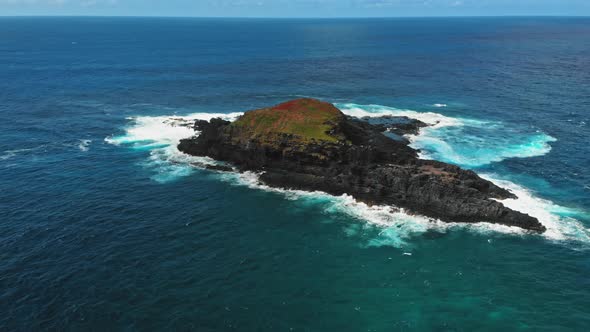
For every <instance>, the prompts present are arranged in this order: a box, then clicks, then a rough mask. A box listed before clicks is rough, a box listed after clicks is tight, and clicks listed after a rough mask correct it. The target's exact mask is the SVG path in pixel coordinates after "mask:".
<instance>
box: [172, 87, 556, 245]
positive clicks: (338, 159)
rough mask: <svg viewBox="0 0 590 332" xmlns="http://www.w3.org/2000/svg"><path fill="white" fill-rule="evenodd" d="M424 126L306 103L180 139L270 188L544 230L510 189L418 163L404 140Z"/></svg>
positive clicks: (188, 149)
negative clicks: (514, 202) (508, 202)
mask: <svg viewBox="0 0 590 332" xmlns="http://www.w3.org/2000/svg"><path fill="white" fill-rule="evenodd" d="M425 126H426V124H425V123H423V122H420V121H418V120H414V119H409V118H405V117H393V116H386V117H381V118H371V119H357V118H352V117H348V116H346V115H345V114H343V113H342V112H341V111H340V110H339V109H337V108H336V107H335V106H334V105H332V104H330V103H327V102H322V101H319V100H316V99H310V98H303V99H296V100H292V101H288V102H286V103H282V104H279V105H276V106H273V107H269V108H263V109H258V110H253V111H249V112H246V113H244V115H242V116H241V117H239V118H238V119H237V120H236V121H234V122H229V121H224V120H222V119H212V120H211V121H203V120H198V121H196V122H195V123H194V129H195V131H197V132H199V133H200V134H199V135H196V136H194V137H192V138H189V139H184V140H181V141H180V144H179V145H178V149H179V150H180V151H182V152H184V153H187V154H190V155H195V156H208V157H211V158H214V159H216V160H219V161H224V162H227V163H229V164H231V165H233V167H235V169H237V170H238V171H240V172H244V171H254V172H260V173H261V176H260V180H261V181H262V182H264V183H265V184H267V185H269V186H272V187H281V188H290V189H299V190H308V191H313V190H319V191H324V192H326V193H329V194H333V195H342V194H348V195H351V196H353V197H354V198H355V199H357V200H359V201H362V202H366V203H367V204H376V205H390V206H395V207H398V208H404V209H406V210H407V211H409V212H412V213H416V214H421V215H424V216H427V217H431V218H436V219H440V220H442V221H446V222H462V223H476V222H489V223H496V224H502V225H508V226H517V227H520V228H523V229H527V230H531V231H534V232H540V233H542V232H544V231H545V230H546V228H545V227H544V226H543V225H542V224H541V223H540V222H539V221H538V220H537V219H536V218H534V217H531V216H529V215H526V214H523V213H521V212H518V211H515V210H512V209H509V208H507V207H505V206H504V205H503V204H502V203H501V202H498V201H497V200H503V199H508V198H516V196H515V195H514V194H513V193H511V192H509V191H508V190H506V189H503V188H500V187H498V186H496V185H495V184H493V183H492V182H490V181H487V180H485V179H482V178H481V177H479V176H478V175H477V174H476V173H475V172H473V171H470V170H464V169H461V168H460V167H457V166H455V165H451V164H447V163H443V162H438V161H434V160H423V159H420V158H419V157H418V151H416V150H415V149H413V148H411V147H410V146H409V142H408V141H407V139H406V138H405V137H404V136H405V135H411V134H412V135H413V134H417V133H418V132H419V130H420V128H422V127H425ZM213 168H214V169H215V170H218V171H227V170H233V169H234V168H232V167H225V166H216V167H213Z"/></svg>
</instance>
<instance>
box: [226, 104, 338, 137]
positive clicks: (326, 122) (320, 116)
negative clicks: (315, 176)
mask: <svg viewBox="0 0 590 332" xmlns="http://www.w3.org/2000/svg"><path fill="white" fill-rule="evenodd" d="M343 116H344V115H343V114H342V112H340V110H338V109H337V108H336V107H334V105H332V104H330V103H325V102H321V101H319V100H315V99H309V98H304V99H296V100H292V101H288V102H286V103H283V104H279V105H276V106H273V107H271V108H264V109H259V110H254V111H249V112H246V113H244V115H243V116H241V117H240V118H239V119H238V120H236V121H235V122H233V123H232V126H236V127H240V128H241V129H242V130H244V129H245V132H246V133H247V134H248V135H249V136H250V137H249V138H263V137H272V136H274V135H273V134H290V135H294V136H296V137H297V139H300V140H302V141H304V142H309V141H311V140H320V141H328V142H337V141H338V137H334V136H331V135H329V134H328V132H329V131H330V130H331V129H333V128H334V126H335V125H336V124H337V123H338V122H339V121H340V120H341V119H342V117H343Z"/></svg>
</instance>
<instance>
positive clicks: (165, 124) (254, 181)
mask: <svg viewBox="0 0 590 332" xmlns="http://www.w3.org/2000/svg"><path fill="white" fill-rule="evenodd" d="M338 107H339V108H340V109H342V111H343V112H344V113H345V114H348V115H351V116H356V117H364V116H384V115H392V116H407V117H409V118H414V119H418V120H420V121H423V122H425V123H427V124H430V125H431V127H427V128H426V130H423V131H421V132H420V133H419V135H417V136H414V137H413V138H412V139H413V140H415V141H416V138H424V137H429V135H431V134H432V133H431V132H429V131H428V130H437V129H440V128H445V127H459V126H464V125H480V124H483V123H484V122H480V121H476V120H468V119H459V118H452V117H447V116H444V115H442V114H438V113H432V112H426V113H421V112H415V111H411V110H400V109H395V108H391V107H385V106H379V105H369V106H362V105H356V104H339V105H338ZM241 114H243V113H229V114H223V113H193V114H189V115H187V116H182V117H179V116H155V117H149V116H139V117H133V118H130V120H131V121H132V124H131V125H130V126H129V127H127V128H126V129H125V134H124V135H121V136H114V137H107V138H105V141H107V142H109V143H111V144H116V145H119V144H126V145H130V146H132V147H135V148H146V149H149V150H150V157H149V160H148V163H147V167H150V168H153V169H154V170H155V171H156V175H155V176H154V177H153V179H154V180H156V181H159V182H167V181H170V180H173V179H177V178H179V177H182V176H186V175H189V174H191V172H192V170H193V169H194V167H195V166H196V167H201V166H203V165H211V164H216V163H217V162H216V161H215V160H213V159H211V158H203V157H194V156H189V155H186V154H183V153H181V152H180V151H179V150H178V149H177V145H178V143H179V141H180V140H181V139H184V138H188V137H191V136H195V135H198V133H195V132H194V130H193V129H192V128H191V126H190V124H192V122H193V121H194V120H197V119H200V120H210V119H212V118H215V117H220V118H223V119H226V120H228V121H233V120H234V119H235V118H237V117H238V116H240V115H241ZM440 144H441V146H444V144H445V142H444V141H442V140H441V141H440ZM445 153H448V154H449V155H452V154H453V153H455V154H456V156H455V157H456V158H461V157H462V156H461V155H460V154H457V152H455V151H454V150H453V149H452V148H450V149H449V150H448V151H446V152H445ZM218 176H219V177H220V178H221V179H223V180H225V181H230V182H231V183H234V184H237V185H245V186H248V187H250V188H253V189H258V190H265V191H270V192H275V193H280V194H281V195H284V196H285V197H286V198H287V199H292V200H303V201H306V202H311V203H314V204H316V203H320V204H323V205H322V206H324V207H325V212H326V213H329V214H332V213H342V214H345V215H348V216H351V217H353V218H355V219H358V220H362V221H365V222H367V225H372V226H371V227H378V228H379V229H381V231H380V232H379V235H378V236H377V238H374V239H372V240H371V241H370V243H369V245H374V246H382V245H387V246H395V247H399V248H401V247H405V246H407V245H408V239H410V238H411V237H413V236H416V235H417V234H422V233H424V232H426V231H428V230H436V231H438V232H443V233H444V232H446V231H448V230H449V229H453V228H461V229H466V230H469V231H474V232H477V233H480V234H496V233H504V234H515V235H524V234H526V232H525V231H524V230H522V229H520V228H517V227H508V226H504V225H497V224H489V223H476V224H464V223H444V222H441V221H439V220H432V219H430V218H426V217H423V216H419V215H412V214H408V213H406V212H405V211H404V210H403V209H398V208H395V207H392V206H368V205H366V204H364V203H361V202H357V201H356V200H354V199H353V198H352V197H351V196H349V195H342V196H338V197H336V196H332V195H328V194H326V193H323V192H306V191H299V190H286V189H281V188H273V187H269V186H267V185H264V184H262V183H260V181H259V175H258V174H256V173H252V172H245V173H241V174H239V173H220V174H219V175H218ZM489 178H490V179H491V180H492V181H494V182H496V183H498V184H499V185H501V186H504V187H507V188H508V189H510V190H512V191H513V192H515V194H517V195H518V197H519V198H518V199H516V200H504V201H502V203H503V204H505V205H506V206H508V207H510V208H513V209H515V210H519V211H522V212H524V213H529V214H531V215H533V216H535V217H537V218H539V220H540V221H541V222H542V223H543V224H544V225H545V226H546V227H547V228H548V231H547V232H546V233H545V234H544V236H546V237H547V238H549V239H552V240H568V239H577V240H581V241H587V242H590V235H589V234H590V233H589V232H588V229H586V228H584V227H583V225H582V224H581V223H580V222H578V221H577V220H575V219H573V218H564V217H560V216H558V215H557V214H555V211H556V210H559V209H563V208H562V207H558V206H556V205H554V204H553V203H551V202H549V201H545V200H542V199H539V198H536V197H535V196H534V195H532V194H531V193H530V192H529V191H527V190H526V189H525V188H523V187H519V186H517V185H516V184H513V183H511V182H507V181H502V180H498V179H493V178H491V177H489Z"/></svg>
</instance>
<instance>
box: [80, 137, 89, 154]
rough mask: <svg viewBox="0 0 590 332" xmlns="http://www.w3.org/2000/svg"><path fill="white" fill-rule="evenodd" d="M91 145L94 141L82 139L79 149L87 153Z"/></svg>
mask: <svg viewBox="0 0 590 332" xmlns="http://www.w3.org/2000/svg"><path fill="white" fill-rule="evenodd" d="M90 143H92V140H89V139H81V140H80V143H79V144H78V149H80V151H82V152H87V151H88V150H89V146H90Z"/></svg>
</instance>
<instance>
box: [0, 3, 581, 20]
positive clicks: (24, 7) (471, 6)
mask: <svg viewBox="0 0 590 332" xmlns="http://www.w3.org/2000/svg"><path fill="white" fill-rule="evenodd" d="M15 15H87V16H195V17H405V16H503V15H543V16H544V15H558V16H561V15H565V16H568V15H575V16H590V0H0V16H15Z"/></svg>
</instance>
